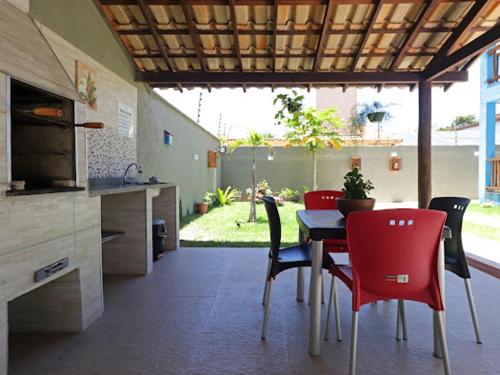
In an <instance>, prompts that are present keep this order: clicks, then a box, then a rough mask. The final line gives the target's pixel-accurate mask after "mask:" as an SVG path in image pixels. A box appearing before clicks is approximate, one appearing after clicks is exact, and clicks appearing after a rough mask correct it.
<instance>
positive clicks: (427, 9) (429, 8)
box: [389, 0, 439, 70]
mask: <svg viewBox="0 0 500 375" xmlns="http://www.w3.org/2000/svg"><path fill="white" fill-rule="evenodd" d="M438 3H439V2H438V1H437V0H432V1H430V2H428V3H425V4H424V6H423V8H422V11H421V12H420V14H419V15H418V17H417V19H416V20H415V23H414V24H413V26H412V27H411V29H410V30H409V33H408V37H407V38H406V39H405V41H404V42H403V45H402V46H401V48H400V50H399V53H398V55H397V56H396V58H395V59H394V60H393V61H392V63H391V66H390V68H389V69H390V70H395V69H397V67H398V66H399V64H400V63H401V61H402V60H403V58H404V57H405V56H406V53H407V52H408V49H409V48H410V47H411V45H412V44H413V42H414V41H415V39H416V37H417V36H418V34H419V33H420V32H421V31H422V28H423V26H424V25H425V22H427V19H428V18H429V16H430V15H431V14H432V12H433V11H434V9H436V6H437V5H438Z"/></svg>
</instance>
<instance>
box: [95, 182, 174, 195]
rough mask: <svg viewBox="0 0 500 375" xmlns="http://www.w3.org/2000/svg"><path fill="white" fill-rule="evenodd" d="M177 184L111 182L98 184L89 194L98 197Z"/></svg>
mask: <svg viewBox="0 0 500 375" xmlns="http://www.w3.org/2000/svg"><path fill="white" fill-rule="evenodd" d="M173 186H175V184H173V183H171V182H160V183H158V184H120V185H116V184H111V185H97V186H93V187H91V188H90V189H89V196H91V197H98V196H102V195H110V194H122V193H131V192H134V191H141V190H146V189H163V188H168V187H173Z"/></svg>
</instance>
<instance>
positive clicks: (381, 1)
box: [351, 0, 384, 72]
mask: <svg viewBox="0 0 500 375" xmlns="http://www.w3.org/2000/svg"><path fill="white" fill-rule="evenodd" d="M383 5H384V0H379V1H378V2H377V3H376V4H375V10H374V11H373V14H372V16H371V18H370V23H369V24H368V27H367V29H366V31H365V33H364V35H363V40H362V41H361V44H360V45H359V47H358V51H357V53H356V56H355V57H354V59H353V61H352V63H351V72H354V71H355V70H356V65H358V61H359V58H360V57H361V54H362V53H363V50H364V49H365V45H366V42H367V41H368V38H369V37H370V33H371V31H372V30H373V26H374V25H375V22H376V21H377V18H378V15H379V14H380V11H381V10H382V6H383Z"/></svg>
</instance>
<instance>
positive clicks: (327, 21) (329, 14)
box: [312, 0, 333, 72]
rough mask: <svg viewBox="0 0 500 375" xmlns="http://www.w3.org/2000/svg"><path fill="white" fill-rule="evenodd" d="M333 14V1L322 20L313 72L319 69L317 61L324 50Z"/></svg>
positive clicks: (331, 0)
mask: <svg viewBox="0 0 500 375" xmlns="http://www.w3.org/2000/svg"><path fill="white" fill-rule="evenodd" d="M332 12H333V0H330V1H329V2H328V5H327V6H326V10H325V17H324V18H323V24H322V26H321V36H320V37H319V41H318V46H317V47H316V55H315V56H314V63H313V69H312V70H313V71H314V72H317V71H318V69H319V61H320V59H321V55H322V53H323V51H324V50H325V42H326V39H327V38H328V29H329V28H330V19H331V18H332Z"/></svg>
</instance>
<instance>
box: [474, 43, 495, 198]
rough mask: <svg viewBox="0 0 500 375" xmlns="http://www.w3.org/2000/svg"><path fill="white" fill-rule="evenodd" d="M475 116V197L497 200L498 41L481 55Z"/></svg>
mask: <svg viewBox="0 0 500 375" xmlns="http://www.w3.org/2000/svg"><path fill="white" fill-rule="evenodd" d="M480 63H481V93H480V100H481V107H480V118H479V131H480V136H479V139H480V143H479V198H480V200H481V201H492V202H496V203H499V204H500V155H499V154H497V153H496V151H495V127H496V122H497V112H498V110H497V106H499V103H500V45H497V46H495V47H494V48H491V49H490V50H488V51H487V52H486V53H485V54H484V55H483V56H481V61H480Z"/></svg>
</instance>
